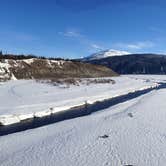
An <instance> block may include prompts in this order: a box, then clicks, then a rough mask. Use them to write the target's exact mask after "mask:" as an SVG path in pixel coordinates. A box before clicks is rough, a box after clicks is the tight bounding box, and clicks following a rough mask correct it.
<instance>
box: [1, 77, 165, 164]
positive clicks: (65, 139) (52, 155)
mask: <svg viewBox="0 0 166 166" xmlns="http://www.w3.org/2000/svg"><path fill="white" fill-rule="evenodd" d="M137 78H138V79H137ZM114 79H115V80H116V84H114V85H103V87H102V88H103V89H102V90H101V89H100V88H99V87H100V86H102V85H96V86H97V87H98V88H97V87H96V88H97V89H96V91H95V88H94V89H93V88H92V87H91V88H89V91H91V92H95V93H94V94H93V95H97V94H98V95H101V94H102V93H106V92H109V93H110V94H111V95H112V94H116V93H118V94H120V93H125V92H128V91H129V90H135V89H140V88H142V87H145V86H150V85H151V84H152V82H153V81H155V82H161V81H163V82H165V80H166V77H165V76H123V77H120V78H114ZM128 79H130V80H131V81H127V82H125V80H128ZM147 79H149V81H147ZM141 80H144V81H141ZM145 80H146V81H145ZM151 80H152V81H151ZM32 84H33V88H32V87H31V88H32V89H31V92H30V88H29V89H24V88H25V87H30V85H31V86H32ZM11 85H12V86H11ZM16 85H22V86H20V88H22V90H21V89H20V88H19V87H17V86H16ZM35 85H36V84H35ZM120 85H121V86H120ZM9 86H10V87H13V86H14V87H15V88H14V92H17V93H16V94H15V93H14V94H13V92H11V91H12V90H11V89H10V88H9ZM36 86H37V85H36ZM40 86H41V87H40V90H39V89H38V92H39V93H38V94H37V92H36V91H37V90H36V88H34V87H35V86H34V82H27V84H26V83H25V81H19V82H9V83H7V84H6V85H2V86H1V88H2V87H4V88H2V89H4V91H3V94H6V97H8V99H10V100H11V99H12V95H13V96H14V97H13V103H12V101H10V100H9V103H7V102H5V100H3V102H2V100H0V101H1V102H2V104H3V107H6V108H7V107H8V109H9V108H15V107H18V105H19V101H17V100H20V101H21V100H22V102H23V101H24V99H27V101H26V102H27V104H30V100H31V101H33V102H34V103H33V104H34V105H35V104H36V105H37V104H39V103H40V102H42V101H43V100H44V101H45V100H46V97H43V98H42V97H41V94H42V95H43V94H45V93H44V92H45V90H46V89H45V88H43V89H42V87H45V86H46V85H40ZM7 87H8V88H7ZM46 87H47V86H46ZM104 87H105V89H104ZM49 88H50V89H49ZM54 88H55V87H54ZM77 88H78V89H79V88H80V89H81V87H77ZM84 88H85V87H84ZM109 88H110V89H109ZM131 88H133V89H131ZM2 89H1V90H2ZM7 89H9V91H7ZM23 89H24V91H23ZM108 89H109V90H110V91H108ZM32 90H33V93H32ZM48 90H50V92H53V89H52V87H51V86H48V87H47V91H48ZM55 91H56V90H55ZM55 91H54V92H55ZM59 91H60V90H59ZM64 91H70V92H72V93H73V94H75V99H76V98H77V97H78V96H79V95H78V94H79V93H80V90H76V89H73V90H71V89H65V90H64ZM82 91H84V90H82ZM111 92H112V93H111ZM77 93H78V94H77ZM25 94H29V96H31V97H27V98H26V95H25ZM30 94H31V95H30ZM59 94H61V95H62V92H61V93H59ZM65 94H67V93H65ZM76 94H77V95H78V96H77V97H76ZM10 95H11V96H10ZM35 95H36V96H35ZM47 95H48V93H46V96H47ZM84 95H85V94H84ZM18 96H22V97H23V98H21V99H20V98H19V97H18ZM39 96H40V97H39ZM43 96H44V95H43ZM62 96H63V95H62ZM62 96H59V97H62ZM85 96H86V95H85ZM6 97H5V98H6ZM63 97H64V96H63ZM68 97H69V96H65V97H64V100H65V99H66V100H67V99H69V98H68ZM1 98H2V97H1ZM28 98H29V100H28ZM30 98H31V99H30ZM37 98H38V99H39V100H38V101H35V100H34V99H37ZM55 99H56V100H57V102H58V98H55ZM6 100H7V98H6ZM50 100H53V99H50V98H48V101H50ZM59 100H60V99H59ZM14 101H15V102H14ZM165 101H166V89H160V90H154V91H151V92H150V93H148V94H146V95H142V96H140V97H137V98H135V99H132V100H129V101H127V102H124V103H121V104H118V105H116V106H113V107H110V108H108V109H105V110H102V111H100V112H97V113H93V114H91V115H88V116H84V117H80V118H76V119H71V120H66V121H62V122H59V123H55V124H52V125H48V126H44V127H40V128H37V129H31V130H27V131H24V132H19V133H15V134H11V135H7V136H3V137H0V165H2V166H15V165H17V166H53V165H56V166H124V165H134V166H165V163H166V102H165ZM28 102H29V103H28ZM37 102H39V103H37ZM59 102H60V101H59ZM5 103H6V105H5ZM20 103H21V102H20ZM12 104H13V106H12ZM22 104H23V105H25V103H22ZM51 106H52V105H51ZM1 107H2V106H1ZM24 107H25V106H24ZM24 107H22V108H24ZM33 108H35V107H33ZM6 110H7V109H6ZM25 110H26V109H25ZM25 110H24V111H25ZM12 111H15V110H12ZM1 113H2V114H3V113H4V112H3V109H2V108H1ZM8 113H11V112H10V110H8ZM15 113H17V112H15Z"/></svg>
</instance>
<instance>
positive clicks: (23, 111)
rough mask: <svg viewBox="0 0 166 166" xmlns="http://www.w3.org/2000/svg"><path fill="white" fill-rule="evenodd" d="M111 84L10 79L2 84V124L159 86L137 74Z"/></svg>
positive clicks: (0, 102)
mask: <svg viewBox="0 0 166 166" xmlns="http://www.w3.org/2000/svg"><path fill="white" fill-rule="evenodd" d="M111 79H113V80H114V81H115V84H112V83H103V84H94V83H93V84H89V85H86V84H84V83H81V84H80V85H79V86H74V85H71V86H70V87H67V88H65V87H64V86H53V85H51V84H46V83H39V82H36V81H32V80H29V81H28V80H16V81H9V82H7V83H4V84H1V85H0V123H1V124H3V125H9V124H13V123H17V122H20V121H21V120H25V119H28V118H33V117H42V116H46V115H50V114H51V113H56V112H59V111H64V110H68V109H69V108H72V107H75V106H80V105H83V104H85V103H89V104H92V103H94V102H96V101H102V100H104V99H110V98H113V97H116V96H120V95H124V94H128V93H130V92H134V91H138V90H142V89H147V88H150V87H154V86H157V80H153V79H150V80H149V79H148V78H142V77H141V76H139V78H137V76H136V77H134V76H121V77H113V78H111Z"/></svg>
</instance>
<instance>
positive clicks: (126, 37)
mask: <svg viewBox="0 0 166 166" xmlns="http://www.w3.org/2000/svg"><path fill="white" fill-rule="evenodd" d="M165 8H166V2H165V1H164V0H1V1H0V21H1V23H0V49H2V50H3V51H4V52H6V51H7V52H9V53H17V54H21V53H24V54H35V55H41V56H52V57H65V58H77V57H83V56H88V55H90V54H91V53H94V52H97V51H100V50H103V49H118V50H125V51H129V52H132V53H142V52H148V53H149V52H154V53H166V44H165V43H166V21H165V18H166V12H165Z"/></svg>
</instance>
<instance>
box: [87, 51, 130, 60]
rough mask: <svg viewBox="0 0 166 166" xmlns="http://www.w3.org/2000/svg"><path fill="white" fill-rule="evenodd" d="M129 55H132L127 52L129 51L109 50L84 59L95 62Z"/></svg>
mask: <svg viewBox="0 0 166 166" xmlns="http://www.w3.org/2000/svg"><path fill="white" fill-rule="evenodd" d="M129 54H131V53H130V52H127V51H120V50H114V49H109V50H104V51H100V52H98V53H94V54H92V55H90V56H88V57H85V58H84V59H85V60H94V59H102V58H107V57H112V56H122V55H129Z"/></svg>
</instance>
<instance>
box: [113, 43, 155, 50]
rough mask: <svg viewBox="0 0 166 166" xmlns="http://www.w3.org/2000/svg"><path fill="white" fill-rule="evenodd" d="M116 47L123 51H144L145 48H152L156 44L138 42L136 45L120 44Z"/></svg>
mask: <svg viewBox="0 0 166 166" xmlns="http://www.w3.org/2000/svg"><path fill="white" fill-rule="evenodd" d="M115 46H116V47H119V48H122V49H129V50H142V49H145V48H152V47H154V46H155V44H154V43H153V42H151V41H143V42H136V43H118V44H115Z"/></svg>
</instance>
